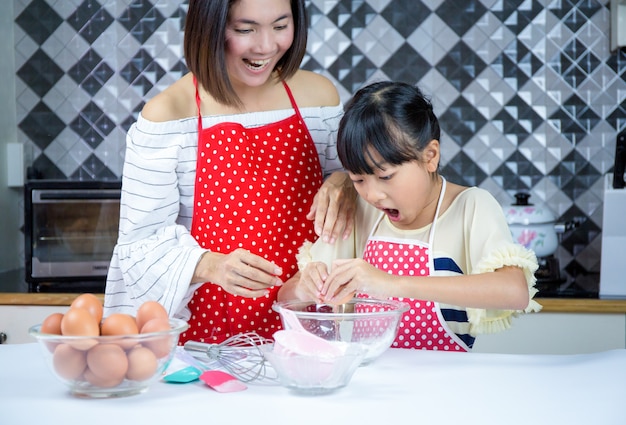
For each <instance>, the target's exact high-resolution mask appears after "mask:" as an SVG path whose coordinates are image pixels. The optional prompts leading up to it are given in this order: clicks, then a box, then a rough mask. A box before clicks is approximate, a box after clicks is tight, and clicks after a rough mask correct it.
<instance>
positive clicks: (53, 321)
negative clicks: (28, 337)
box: [39, 313, 63, 353]
mask: <svg viewBox="0 0 626 425" xmlns="http://www.w3.org/2000/svg"><path fill="white" fill-rule="evenodd" d="M61 320H63V314H62V313H52V314H51V315H49V316H48V317H46V318H45V319H44V320H43V322H41V327H40V328H39V332H41V333H42V334H51V335H61ZM44 345H45V346H46V348H47V349H48V350H49V351H50V352H51V353H53V352H54V349H55V348H56V346H57V345H58V343H55V342H50V341H45V342H44Z"/></svg>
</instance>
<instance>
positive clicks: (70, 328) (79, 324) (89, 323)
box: [61, 307, 100, 350]
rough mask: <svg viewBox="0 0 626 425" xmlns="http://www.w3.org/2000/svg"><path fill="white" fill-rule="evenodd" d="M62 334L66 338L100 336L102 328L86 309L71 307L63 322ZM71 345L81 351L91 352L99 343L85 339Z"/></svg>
mask: <svg viewBox="0 0 626 425" xmlns="http://www.w3.org/2000/svg"><path fill="white" fill-rule="evenodd" d="M61 333H62V334H63V335H64V336H66V335H71V336H99V335H100V326H99V323H98V322H96V319H94V317H93V316H92V315H91V313H89V312H88V311H87V310H85V309H84V308H77V307H70V309H69V310H67V312H66V313H65V314H64V315H63V319H62V320H61ZM71 344H72V346H73V347H74V348H77V349H79V350H89V349H90V348H91V347H93V346H94V345H95V344H97V341H96V340H95V339H84V340H80V341H79V340H76V341H72V342H71Z"/></svg>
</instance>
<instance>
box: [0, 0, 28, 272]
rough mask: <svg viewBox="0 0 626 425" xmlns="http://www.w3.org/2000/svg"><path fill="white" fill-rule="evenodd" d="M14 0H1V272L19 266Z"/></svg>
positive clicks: (20, 201)
mask: <svg viewBox="0 0 626 425" xmlns="http://www.w3.org/2000/svg"><path fill="white" fill-rule="evenodd" d="M13 16H14V14H13V1H5V0H2V1H0V58H2V60H0V81H1V82H2V83H1V84H0V272H2V271H6V270H13V269H16V268H19V267H21V266H22V264H21V255H20V252H21V250H20V249H19V247H20V246H21V243H22V238H23V236H22V233H21V232H20V231H19V226H20V222H21V218H20V215H21V211H22V210H21V208H20V205H21V204H22V196H23V193H22V190H21V189H15V188H9V187H7V160H10V158H9V159H7V143H9V142H16V141H17V119H16V112H15V65H14V60H15V59H14V58H15V55H14V41H13Z"/></svg>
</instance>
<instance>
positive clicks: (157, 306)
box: [137, 301, 168, 329]
mask: <svg viewBox="0 0 626 425" xmlns="http://www.w3.org/2000/svg"><path fill="white" fill-rule="evenodd" d="M157 318H161V319H167V318H168V316H167V310H165V307H163V306H162V305H161V303H159V302H158V301H146V302H145V303H143V304H142V305H141V306H139V309H138V310H137V327H138V328H139V329H141V328H143V325H145V324H146V323H147V322H149V321H150V320H152V319H157Z"/></svg>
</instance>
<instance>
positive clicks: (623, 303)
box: [0, 293, 626, 314]
mask: <svg viewBox="0 0 626 425" xmlns="http://www.w3.org/2000/svg"><path fill="white" fill-rule="evenodd" d="M77 295H78V294H58V293H57V294H40V293H37V294H35V293H27V294H21V293H0V306H2V305H13V306H15V305H22V306H69V305H70V304H71V303H72V301H73V300H74V298H76V296H77ZM96 295H97V296H98V297H99V298H100V299H101V300H103V299H104V294H96ZM536 301H537V302H538V303H539V304H541V305H542V306H543V308H542V310H541V312H543V313H624V314H626V299H595V298H537V299H536Z"/></svg>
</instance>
